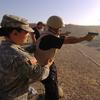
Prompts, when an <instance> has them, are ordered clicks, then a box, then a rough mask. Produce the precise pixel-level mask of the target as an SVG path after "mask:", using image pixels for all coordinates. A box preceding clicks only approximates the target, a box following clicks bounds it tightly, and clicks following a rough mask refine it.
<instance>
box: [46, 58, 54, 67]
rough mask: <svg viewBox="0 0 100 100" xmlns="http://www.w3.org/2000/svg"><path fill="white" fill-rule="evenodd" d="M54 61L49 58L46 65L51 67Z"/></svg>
mask: <svg viewBox="0 0 100 100" xmlns="http://www.w3.org/2000/svg"><path fill="white" fill-rule="evenodd" d="M53 62H54V59H49V60H48V62H47V64H46V65H47V66H48V67H50V66H51V65H52V64H53Z"/></svg>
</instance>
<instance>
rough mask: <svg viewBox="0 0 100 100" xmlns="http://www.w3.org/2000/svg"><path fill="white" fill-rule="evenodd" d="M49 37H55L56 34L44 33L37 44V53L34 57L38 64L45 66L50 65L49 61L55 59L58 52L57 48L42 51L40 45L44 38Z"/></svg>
mask: <svg viewBox="0 0 100 100" xmlns="http://www.w3.org/2000/svg"><path fill="white" fill-rule="evenodd" d="M47 35H54V34H53V33H51V32H49V31H47V32H45V33H42V34H41V36H40V37H39V39H38V40H37V42H36V52H35V55H34V56H35V57H36V59H37V61H38V63H39V64H41V65H45V64H47V63H48V61H51V60H52V59H54V56H55V52H56V50H57V49H56V48H51V49H48V50H42V49H40V48H39V45H40V42H41V40H42V38H43V37H45V36H47Z"/></svg>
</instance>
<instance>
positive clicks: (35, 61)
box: [29, 57, 37, 65]
mask: <svg viewBox="0 0 100 100" xmlns="http://www.w3.org/2000/svg"><path fill="white" fill-rule="evenodd" d="M29 62H30V63H31V64H32V65H36V64H37V60H36V58H35V57H32V58H31V59H30V60H29Z"/></svg>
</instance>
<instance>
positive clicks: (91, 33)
mask: <svg viewBox="0 0 100 100" xmlns="http://www.w3.org/2000/svg"><path fill="white" fill-rule="evenodd" d="M88 34H90V35H99V33H96V32H88Z"/></svg>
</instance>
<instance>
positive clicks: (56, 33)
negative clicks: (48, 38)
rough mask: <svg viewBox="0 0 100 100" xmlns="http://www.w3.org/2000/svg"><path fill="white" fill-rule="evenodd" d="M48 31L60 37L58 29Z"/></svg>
mask: <svg viewBox="0 0 100 100" xmlns="http://www.w3.org/2000/svg"><path fill="white" fill-rule="evenodd" d="M48 31H50V32H52V33H53V34H55V35H59V32H58V29H53V28H48Z"/></svg>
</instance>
